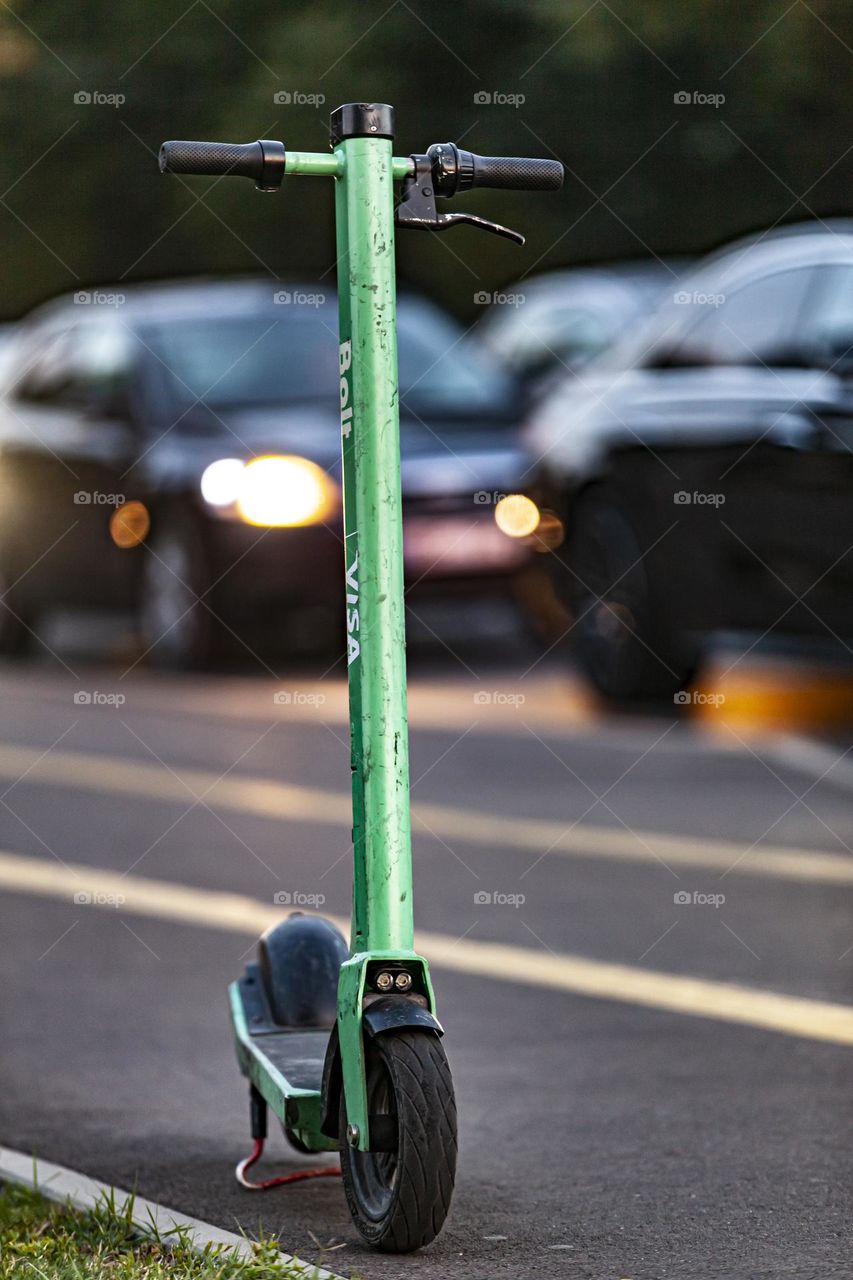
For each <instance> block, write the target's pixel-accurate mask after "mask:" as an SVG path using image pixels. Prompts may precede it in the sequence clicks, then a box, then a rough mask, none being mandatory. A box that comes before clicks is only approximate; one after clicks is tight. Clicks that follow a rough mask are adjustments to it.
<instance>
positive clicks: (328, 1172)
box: [235, 1138, 341, 1191]
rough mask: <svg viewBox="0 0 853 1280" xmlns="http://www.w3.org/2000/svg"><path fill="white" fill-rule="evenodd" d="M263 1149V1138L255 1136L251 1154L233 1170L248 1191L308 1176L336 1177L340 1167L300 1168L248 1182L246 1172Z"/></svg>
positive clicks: (265, 1188) (260, 1189)
mask: <svg viewBox="0 0 853 1280" xmlns="http://www.w3.org/2000/svg"><path fill="white" fill-rule="evenodd" d="M263 1151H264V1140H263V1138H255V1145H254V1148H253V1150H252V1154H251V1155H250V1156H247V1157H246V1159H245V1160H241V1161H240V1163H239V1164H238V1165H237V1168H236V1170H235V1173H236V1174H237V1181H238V1182H239V1183H240V1186H241V1187H245V1188H246V1189H247V1190H248V1191H268V1190H269V1188H270V1187H282V1186H284V1184H285V1183H286V1182H305V1181H307V1179H308V1178H336V1177H338V1175H339V1174H340V1172H341V1171H340V1167H337V1168H335V1167H334V1166H331V1167H328V1168H327V1167H324V1168H322V1169H300V1170H299V1172H298V1173H284V1174H279V1176H278V1177H277V1178H265V1179H264V1181H263V1182H250V1181H249V1179H248V1178H247V1177H246V1173H247V1172H248V1170H249V1169H251V1167H252V1165H253V1164H256V1163H257V1161H258V1160H260V1158H261V1156H262V1155H263Z"/></svg>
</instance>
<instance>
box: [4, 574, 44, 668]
mask: <svg viewBox="0 0 853 1280" xmlns="http://www.w3.org/2000/svg"><path fill="white" fill-rule="evenodd" d="M37 618H38V614H37V612H36V609H35V608H34V607H33V604H32V602H31V601H28V602H26V603H25V602H24V601H23V600H21V599H20V597H19V596H18V595H17V593H16V592H15V588H14V582H13V575H12V574H11V573H10V571H9V569H8V568H7V565H6V563H5V562H4V557H3V556H0V656H2V657H4V658H20V657H22V656H23V655H24V654H27V653H29V652H31V651H32V649H33V648H35V647H38V644H37V642H38V637H37V636H36V634H35V623H36V621H37ZM34 642H36V643H35V644H34Z"/></svg>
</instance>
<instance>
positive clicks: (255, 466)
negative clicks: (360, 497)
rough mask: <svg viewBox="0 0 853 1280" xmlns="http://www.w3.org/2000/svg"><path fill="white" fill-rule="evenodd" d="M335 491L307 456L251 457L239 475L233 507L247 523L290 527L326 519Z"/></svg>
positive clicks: (333, 505) (333, 507) (332, 509)
mask: <svg viewBox="0 0 853 1280" xmlns="http://www.w3.org/2000/svg"><path fill="white" fill-rule="evenodd" d="M334 509H335V490H334V487H333V485H332V482H331V480H330V479H329V477H328V476H327V475H326V473H325V471H323V469H322V468H321V467H318V466H317V465H316V463H313V462H309V461H308V459H307V458H297V457H269V458H255V459H253V461H252V462H249V463H247V464H246V466H245V467H244V468H243V473H242V476H241V478H240V489H239V492H238V494H237V510H238V512H239V513H240V515H241V516H242V518H243V519H244V520H245V521H246V523H247V524H254V525H265V526H267V527H271V526H273V527H277V528H285V527H291V528H292V527H294V526H296V525H304V524H316V523H318V522H319V521H321V520H326V519H328V517H329V516H330V515H331V514H332V513H333V511H334Z"/></svg>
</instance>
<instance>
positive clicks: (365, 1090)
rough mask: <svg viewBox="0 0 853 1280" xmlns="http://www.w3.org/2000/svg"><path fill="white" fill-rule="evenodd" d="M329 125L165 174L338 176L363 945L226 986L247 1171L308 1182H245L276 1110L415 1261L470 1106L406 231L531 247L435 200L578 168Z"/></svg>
mask: <svg viewBox="0 0 853 1280" xmlns="http://www.w3.org/2000/svg"><path fill="white" fill-rule="evenodd" d="M330 127H331V150H330V152H329V153H328V154H326V153H313V152H307V151H285V148H284V145H283V144H282V143H281V142H272V141H268V140H266V139H264V140H261V141H258V142H252V143H245V144H234V143H225V142H165V143H164V144H163V146H162V148H161V151H160V169H161V170H162V171H163V172H164V173H173V174H201V175H209V176H214V175H220V176H224V175H226V174H234V175H239V176H242V177H247V178H252V179H254V181H255V184H256V186H257V187H258V188H259V189H260V190H261V191H276V190H278V188H279V187H280V186H281V183H282V179H283V178H284V176H285V175H287V176H288V177H289V176H291V175H302V174H305V175H310V176H314V177H325V178H332V179H334V183H335V199H336V225H337V266H338V299H339V313H340V335H339V336H340V346H339V372H340V407H341V437H342V450H343V507H344V547H345V550H344V573H345V580H346V581H345V587H346V633H347V663H348V675H349V706H350V741H351V770H352V805H353V832H352V836H353V854H354V884H353V909H352V932H351V940H350V945H349V946H347V943H346V941H345V939H344V938H343V936H342V935H341V933H340V932H339V931H338V930H337V929H336V928H335V927H334V926H333V925H332V924H331V923H330V922H328V921H325V920H322V919H320V918H318V917H311V916H307V915H293V916H291V917H290V918H289V919H286V920H283V921H282V922H281V923H279V924H276V925H275V926H274V927H272V928H271V929H269V930H267V932H266V933H265V934H264V935H263V937H262V938H261V940H260V944H259V956H258V961H257V962H256V963H252V964H249V965H248V966H247V968H246V972H245V974H244V975H243V977H242V978H240V980H239V981H237V982H235V983H233V984H232V986H231V987H230V989H229V997H230V1012H231V1021H232V1025H233V1030H234V1038H235V1044H236V1050H237V1058H238V1061H239V1065H240V1069H241V1071H242V1072H243V1074H244V1075H245V1076H247V1077H248V1079H249V1082H250V1106H251V1121H252V1137H253V1139H254V1141H255V1149H254V1151H253V1153H252V1156H251V1157H249V1159H248V1160H246V1161H243V1162H242V1164H241V1165H239V1166H238V1177H239V1178H240V1180H241V1181H242V1182H243V1183H244V1185H246V1186H255V1187H257V1186H266V1185H271V1184H273V1183H278V1182H281V1181H290V1180H294V1179H295V1178H298V1177H300V1176H305V1175H304V1174H302V1175H300V1174H296V1175H290V1177H289V1178H282V1179H270V1180H269V1181H268V1182H267V1183H260V1184H259V1183H251V1182H250V1181H249V1179H248V1177H247V1170H248V1168H249V1166H250V1165H251V1164H253V1163H254V1162H255V1160H256V1159H257V1158H258V1157H259V1155H260V1153H261V1151H262V1150H263V1142H264V1139H265V1137H266V1122H267V1109H268V1108H271V1109H272V1111H273V1113H274V1114H275V1116H277V1118H278V1119H279V1121H280V1122H281V1124H282V1126H283V1128H284V1132H285V1135H286V1136H287V1138H288V1139H289V1140H290V1142H291V1143H292V1144H293V1145H294V1146H295V1147H296V1148H297V1149H298V1150H299V1151H304V1152H318V1151H330V1150H337V1149H339V1150H340V1159H341V1170H340V1172H341V1173H342V1175H343V1184H344V1190H345V1193H346V1198H347V1202H348V1204H349V1208H350V1211H351V1213H352V1217H353V1220H354V1222H355V1225H356V1227H357V1228H358V1230H359V1232H360V1233H361V1235H362V1236H363V1237H364V1239H365V1240H366V1241H367V1242H368V1244H370V1245H372V1246H374V1247H375V1248H378V1249H382V1250H385V1251H387V1252H398V1253H403V1252H408V1251H411V1250H414V1249H418V1248H420V1247H421V1246H422V1245H425V1244H428V1243H429V1242H430V1241H431V1240H433V1239H434V1238H435V1236H436V1235H437V1234H438V1233H439V1231H440V1230H441V1228H442V1225H443V1223H444V1220H445V1217H446V1215H447V1211H448V1208H449V1205H450V1199H451V1195H452V1193H453V1183H454V1176H455V1169H456V1105H455V1100H454V1093H453V1081H452V1079H451V1075H450V1069H449V1067H448V1063H447V1058H446V1056H445V1053H444V1048H443V1045H442V1041H441V1036H442V1028H441V1024H440V1023H439V1021H438V1018H437V1017H436V1007H435V996H434V994H433V988H432V983H431V981H430V973H429V966H428V964H427V961H426V959H425V958H424V957H423V956H421V955H418V953H417V952H416V951H415V949H414V935H413V917H412V861H411V832H410V818H409V766H408V728H407V719H406V673H405V628H404V596H403V534H402V519H401V496H400V443H399V413H398V384H397V351H396V315H395V251H394V231H395V225H396V226H397V227H400V228H405V227H412V228H414V229H415V230H422V231H433V232H443V231H447V230H448V229H449V228H451V227H454V226H458V225H460V224H467V225H469V226H473V227H479V228H481V229H483V230H486V231H490V232H493V233H495V234H497V235H500V236H506V237H508V238H509V239H511V240H514V241H516V242H517V243H519V244H523V243H524V238H523V236H520V235H519V234H518V233H517V232H515V231H512V230H511V229H510V228H508V227H504V226H501V225H500V224H498V223H495V222H490V221H488V220H487V219H486V218H483V217H480V216H478V215H474V214H470V213H463V212H459V213H456V212H454V213H446V212H443V211H439V209H438V207H437V205H436V198H437V197H444V198H447V197H452V196H457V195H460V194H462V193H463V192H465V191H469V190H471V189H473V188H475V187H493V188H506V189H510V188H512V189H516V190H528V191H552V190H556V189H557V188H558V187H560V185H561V184H562V180H563V168H562V165H560V164H559V163H558V162H557V161H554V160H537V159H523V158H511V157H494V156H478V155H474V154H472V153H471V152H470V151H464V150H462V149H461V148H459V147H457V146H456V145H455V144H454V143H450V142H446V143H437V144H435V145H433V146H431V147H429V148H428V150H427V151H426V153H425V154H424V155H410V156H405V157H402V158H401V157H396V156H394V155H393V153H392V142H393V138H394V111H393V108H391V107H389V106H387V105H384V104H382V103H363V102H351V103H346V104H345V105H344V106H341V107H338V108H337V110H336V111H334V112H332V115H331V120H330ZM395 183H399V184H401V190H400V196H399V199H398V200H397V201H396V202H395ZM321 818H322V815H321V814H318V819H321ZM337 1172H338V1170H337V1169H322V1170H312V1171H310V1173H309V1176H318V1175H321V1174H327V1173H337Z"/></svg>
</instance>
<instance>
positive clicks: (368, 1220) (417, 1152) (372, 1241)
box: [340, 1030, 457, 1253]
mask: <svg viewBox="0 0 853 1280" xmlns="http://www.w3.org/2000/svg"><path fill="white" fill-rule="evenodd" d="M365 1053H366V1057H367V1061H366V1067H367V1090H368V1108H369V1112H370V1114H373V1115H375V1114H380V1115H382V1114H391V1115H394V1116H396V1119H397V1150H396V1151H394V1152H384V1151H383V1152H371V1151H366V1152H360V1151H355V1150H353V1148H352V1147H350V1146H349V1144H348V1142H347V1138H346V1129H347V1118H346V1107H345V1104H344V1100H343V1094H342V1095H341V1115H340V1133H341V1142H340V1146H341V1172H342V1174H343V1183H344V1192H345V1194H346V1198H347V1204H348V1205H349V1209H350V1213H351V1214H352V1219H353V1222H354V1223H355V1225H356V1227H357V1228H358V1230H359V1232H360V1234H361V1235H362V1237H363V1238H364V1240H365V1241H366V1242H367V1243H368V1244H369V1245H371V1246H372V1247H373V1248H374V1249H380V1250H382V1251H383V1252H384V1253H411V1252H412V1251H413V1250H414V1249H420V1248H422V1247H423V1246H424V1245H427V1244H429V1243H430V1241H431V1240H434V1239H435V1237H436V1236H437V1235H438V1233H439V1231H440V1230H441V1228H442V1226H443V1225H444V1220H445V1218H446V1217H447V1212H448V1209H449V1208H450V1201H451V1198H452V1196H453V1182H454V1178H455V1176H456V1150H457V1141H456V1099H455V1097H454V1093H453V1079H452V1077H451V1074H450V1067H449V1065H448V1062H447V1058H446V1056H445V1053H444V1048H443V1046H442V1043H441V1039H440V1038H439V1037H438V1036H437V1035H436V1034H435V1033H434V1032H431V1031H414V1030H410V1031H396V1032H392V1033H386V1034H384V1035H378V1036H375V1037H374V1038H373V1039H368V1040H366V1042H365Z"/></svg>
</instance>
